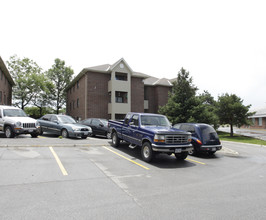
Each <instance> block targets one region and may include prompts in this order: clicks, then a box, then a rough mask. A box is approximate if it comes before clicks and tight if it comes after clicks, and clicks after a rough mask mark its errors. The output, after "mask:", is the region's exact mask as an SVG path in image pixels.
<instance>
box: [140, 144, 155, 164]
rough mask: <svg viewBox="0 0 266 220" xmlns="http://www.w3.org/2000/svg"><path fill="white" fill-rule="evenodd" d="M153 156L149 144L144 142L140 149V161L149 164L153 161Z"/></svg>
mask: <svg viewBox="0 0 266 220" xmlns="http://www.w3.org/2000/svg"><path fill="white" fill-rule="evenodd" d="M153 155H154V153H153V150H152V148H151V144H150V143H149V142H144V143H143V144H142V148H141V156H142V159H143V160H144V161H146V162H151V161H152V159H153Z"/></svg>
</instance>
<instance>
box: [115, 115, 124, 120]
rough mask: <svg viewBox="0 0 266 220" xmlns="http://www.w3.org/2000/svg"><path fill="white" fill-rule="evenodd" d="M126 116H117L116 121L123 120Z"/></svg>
mask: <svg viewBox="0 0 266 220" xmlns="http://www.w3.org/2000/svg"><path fill="white" fill-rule="evenodd" d="M125 116H126V115H125V114H115V120H123V119H124V118H125Z"/></svg>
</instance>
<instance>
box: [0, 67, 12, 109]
mask: <svg viewBox="0 0 266 220" xmlns="http://www.w3.org/2000/svg"><path fill="white" fill-rule="evenodd" d="M0 93H1V94H0V95H1V97H0V98H1V99H0V105H11V104H12V86H11V84H10V83H9V82H8V80H7V78H6V76H5V74H4V72H3V71H2V70H1V69H0Z"/></svg>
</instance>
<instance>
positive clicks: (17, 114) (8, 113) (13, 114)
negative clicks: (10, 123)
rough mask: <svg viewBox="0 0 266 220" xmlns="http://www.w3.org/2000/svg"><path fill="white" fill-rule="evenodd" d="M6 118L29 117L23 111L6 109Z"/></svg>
mask: <svg viewBox="0 0 266 220" xmlns="http://www.w3.org/2000/svg"><path fill="white" fill-rule="evenodd" d="M4 116H6V117H28V116H27V115H26V113H25V112H24V111H23V110H22V109H4Z"/></svg>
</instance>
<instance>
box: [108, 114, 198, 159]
mask: <svg viewBox="0 0 266 220" xmlns="http://www.w3.org/2000/svg"><path fill="white" fill-rule="evenodd" d="M109 129H110V132H111V137H112V145H113V146H114V147H118V146H119V144H120V141H121V140H122V141H125V142H127V143H129V144H130V147H131V148H134V147H137V146H140V147H141V156H142V159H143V160H144V161H146V162H150V161H151V160H152V159H153V157H154V155H155V153H156V152H158V153H167V154H169V155H171V154H172V153H174V154H175V156H176V158H177V159H181V160H184V159H186V157H187V155H188V152H189V151H191V150H192V149H193V147H192V144H191V133H189V132H185V131H181V130H179V129H175V128H172V126H171V124H170V122H169V121H168V119H167V117H166V116H164V115H159V114H149V113H134V112H130V113H128V114H127V115H126V117H125V119H124V120H123V121H112V120H109Z"/></svg>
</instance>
